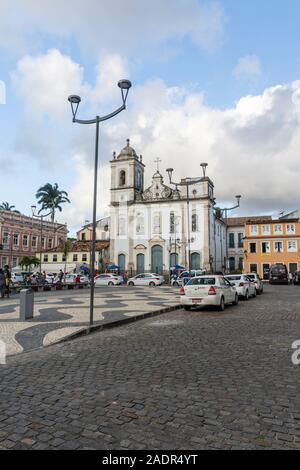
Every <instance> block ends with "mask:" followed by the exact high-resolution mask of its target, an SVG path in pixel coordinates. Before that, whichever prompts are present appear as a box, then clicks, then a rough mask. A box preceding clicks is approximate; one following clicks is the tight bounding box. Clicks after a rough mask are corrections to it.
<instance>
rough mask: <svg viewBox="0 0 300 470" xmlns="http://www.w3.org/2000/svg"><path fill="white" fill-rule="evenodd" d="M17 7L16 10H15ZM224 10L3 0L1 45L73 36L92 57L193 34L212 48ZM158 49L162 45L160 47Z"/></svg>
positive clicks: (171, 2)
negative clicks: (103, 51) (47, 37)
mask: <svg viewBox="0 0 300 470" xmlns="http://www.w3.org/2000/svg"><path fill="white" fill-rule="evenodd" d="M16 11H17V12H18V14H16ZM223 27H224V14H223V9H222V7H221V5H220V3H219V2H216V1H213V2H211V1H209V2H203V1H198V0H184V1H182V0H163V1H161V0H152V1H151V2H149V1H148V0H126V2H124V0H100V1H99V0H85V1H84V2H83V1H82V0H72V2H71V1H64V2H62V1H61V0H43V1H42V2H41V1H39V0H1V3H0V47H8V48H12V49H14V50H17V51H21V52H24V50H26V48H30V50H31V51H32V50H34V51H35V50H36V48H37V47H38V44H39V43H41V42H42V41H43V37H42V36H41V33H42V34H44V35H45V36H49V35H53V36H55V37H58V38H61V39H69V38H75V39H76V40H77V42H78V44H79V46H80V47H81V48H82V49H83V50H84V51H85V52H87V53H88V54H89V55H90V54H94V55H95V56H98V54H99V50H107V51H109V52H110V53H116V52H118V53H120V52H121V53H126V54H131V53H132V52H135V53H137V51H139V52H140V54H141V55H145V54H148V53H150V49H151V48H153V47H158V46H160V45H161V44H162V43H165V42H167V41H169V40H172V39H175V40H176V41H178V40H181V39H183V38H184V37H189V38H190V39H191V40H192V41H193V42H194V43H195V44H197V45H198V46H199V47H201V48H202V49H205V50H207V51H212V50H214V49H215V48H216V47H218V46H219V45H220V44H221V43H222V37H223ZM157 52H159V49H157Z"/></svg>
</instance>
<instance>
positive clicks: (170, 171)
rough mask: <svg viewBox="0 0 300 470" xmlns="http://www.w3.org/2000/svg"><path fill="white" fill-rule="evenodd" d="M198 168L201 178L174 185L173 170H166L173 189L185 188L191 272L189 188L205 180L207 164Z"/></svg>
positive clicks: (189, 267)
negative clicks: (201, 174) (201, 173)
mask: <svg viewBox="0 0 300 470" xmlns="http://www.w3.org/2000/svg"><path fill="white" fill-rule="evenodd" d="M200 166H201V167H202V171H203V177H201V178H185V179H184V180H182V181H180V182H177V183H175V181H172V175H173V171H174V169H173V168H167V170H166V171H167V173H168V175H169V180H170V184H172V185H174V186H175V187H177V186H185V187H186V200H187V219H188V224H187V236H188V270H189V271H191V229H190V222H191V221H190V186H192V185H194V184H197V183H201V182H202V181H204V180H205V178H206V169H207V166H208V164H207V163H201V164H200Z"/></svg>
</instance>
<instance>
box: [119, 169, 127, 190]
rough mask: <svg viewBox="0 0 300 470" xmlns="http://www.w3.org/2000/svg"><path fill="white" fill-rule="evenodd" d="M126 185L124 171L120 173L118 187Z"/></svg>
mask: <svg viewBox="0 0 300 470" xmlns="http://www.w3.org/2000/svg"><path fill="white" fill-rule="evenodd" d="M125 184H126V171H124V170H122V171H120V184H119V186H125Z"/></svg>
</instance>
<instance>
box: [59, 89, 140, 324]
mask: <svg viewBox="0 0 300 470" xmlns="http://www.w3.org/2000/svg"><path fill="white" fill-rule="evenodd" d="M118 87H119V88H120V89H121V95H122V101H123V104H122V106H121V107H120V108H118V109H116V110H115V111H113V112H112V113H110V114H107V115H106V116H102V117H100V116H96V117H95V118H94V119H88V120H82V119H76V114H77V111H78V106H79V104H80V102H81V98H80V96H78V95H70V96H69V97H68V101H69V102H70V104H71V109H72V114H73V122H76V123H77V124H96V141H95V165H94V196H93V227H92V260H91V293H90V294H91V297H90V325H93V322H94V293H95V283H94V277H95V251H96V223H97V219H96V216H97V181H98V154H99V124H100V122H103V121H107V120H108V119H111V118H112V117H114V116H116V115H117V114H119V113H120V112H121V111H124V109H126V100H127V96H128V93H129V90H130V88H131V82H130V81H129V80H120V81H119V82H118Z"/></svg>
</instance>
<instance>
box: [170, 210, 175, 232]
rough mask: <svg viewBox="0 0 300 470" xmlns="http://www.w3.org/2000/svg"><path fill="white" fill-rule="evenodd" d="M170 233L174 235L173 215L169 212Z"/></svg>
mask: <svg viewBox="0 0 300 470" xmlns="http://www.w3.org/2000/svg"><path fill="white" fill-rule="evenodd" d="M170 233H175V214H174V212H171V214H170Z"/></svg>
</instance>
